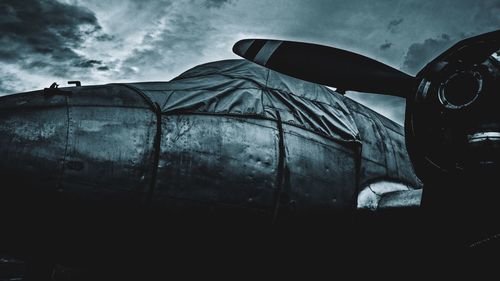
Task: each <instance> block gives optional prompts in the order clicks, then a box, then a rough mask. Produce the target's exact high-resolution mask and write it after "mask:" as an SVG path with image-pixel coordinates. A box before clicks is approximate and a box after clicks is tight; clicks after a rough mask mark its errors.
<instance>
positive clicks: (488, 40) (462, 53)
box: [417, 30, 500, 77]
mask: <svg viewBox="0 0 500 281" xmlns="http://www.w3.org/2000/svg"><path fill="white" fill-rule="evenodd" d="M498 50H500V30H496V31H492V32H488V33H483V34H481V35H478V36H474V37H470V38H467V39H464V40H462V41H460V42H458V43H456V44H455V45H453V46H452V47H451V48H449V49H448V50H446V51H444V52H443V53H441V54H440V55H439V56H438V57H437V58H435V59H434V60H432V61H431V62H429V63H428V64H427V65H426V66H425V67H424V68H422V70H420V71H419V73H418V74H417V76H418V77H421V76H425V75H426V74H427V73H429V72H437V71H440V70H441V69H443V68H444V67H446V66H447V65H450V64H452V65H453V64H456V63H460V64H465V65H469V66H470V65H473V64H476V63H481V62H483V61H485V60H486V59H487V58H488V57H489V56H491V54H493V53H494V52H496V51H498Z"/></svg>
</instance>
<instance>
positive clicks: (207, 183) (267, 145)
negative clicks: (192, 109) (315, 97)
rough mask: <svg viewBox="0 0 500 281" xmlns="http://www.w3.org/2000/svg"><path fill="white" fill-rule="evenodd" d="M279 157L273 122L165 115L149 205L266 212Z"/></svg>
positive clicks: (270, 198) (272, 197)
mask: <svg viewBox="0 0 500 281" xmlns="http://www.w3.org/2000/svg"><path fill="white" fill-rule="evenodd" d="M278 157H279V156H278V132H277V129H276V122H273V121H269V120H261V119H247V118H234V117H227V116H217V115H164V116H162V142H161V154H160V163H159V167H158V180H157V184H156V188H155V190H154V192H153V196H152V201H153V203H154V204H155V205H163V206H166V207H175V208H187V207H190V206H193V207H201V206H207V205H213V206H220V207H221V206H232V207H238V208H251V209H262V210H267V211H271V210H273V205H274V196H275V192H276V177H277V173H278V171H277V163H278ZM169 204H170V205H171V206H169Z"/></svg>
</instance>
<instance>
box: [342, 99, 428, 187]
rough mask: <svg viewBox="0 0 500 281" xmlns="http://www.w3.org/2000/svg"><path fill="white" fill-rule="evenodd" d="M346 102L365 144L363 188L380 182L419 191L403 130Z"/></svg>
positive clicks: (375, 114)
mask: <svg viewBox="0 0 500 281" xmlns="http://www.w3.org/2000/svg"><path fill="white" fill-rule="evenodd" d="M344 102H345V103H346V105H347V106H348V107H349V110H350V111H351V113H352V116H353V119H354V120H355V122H356V125H357V126H358V130H359V133H360V137H361V141H362V143H363V147H362V153H361V170H360V187H363V186H366V185H367V184H370V183H372V182H374V181H378V180H392V181H396V182H402V183H405V184H409V185H411V186H412V187H413V188H420V187H421V183H420V181H419V180H418V178H417V177H416V175H415V172H414V171H413V167H412V165H411V162H410V159H409V156H408V152H407V151H406V145H405V143H404V130H403V128H402V127H401V126H399V125H397V124H396V123H395V122H393V121H390V120H389V119H387V118H385V117H383V116H381V115H380V114H377V113H375V112H374V111H372V110H370V109H368V108H366V107H364V106H362V105H360V104H358V103H355V102H353V101H352V100H350V99H348V98H345V99H344Z"/></svg>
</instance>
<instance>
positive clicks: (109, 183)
mask: <svg viewBox="0 0 500 281" xmlns="http://www.w3.org/2000/svg"><path fill="white" fill-rule="evenodd" d="M69 101H70V102H69V104H70V107H69V118H70V122H69V130H68V131H69V137H68V149H67V155H66V157H65V159H64V162H65V165H64V172H63V179H62V191H63V193H64V195H65V196H66V197H67V198H76V199H79V200H85V199H90V200H96V201H101V202H113V201H114V202H119V201H121V202H120V203H123V204H128V203H140V202H142V201H143V200H145V197H146V196H147V193H148V192H149V187H150V184H151V181H152V173H153V170H154V169H153V160H152V159H153V155H154V149H153V146H154V145H153V144H154V138H155V134H156V115H155V113H154V112H153V111H152V109H151V108H150V106H149V105H148V104H147V103H146V101H145V100H144V99H143V98H142V97H141V96H140V95H139V94H138V93H136V92H134V91H131V90H130V89H128V88H126V87H123V86H115V85H112V86H104V87H100V88H99V87H89V88H87V89H79V90H78V91H75V93H74V94H73V95H71V96H70V97H69Z"/></svg>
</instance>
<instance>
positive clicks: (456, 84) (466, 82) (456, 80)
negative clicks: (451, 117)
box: [438, 71, 483, 109]
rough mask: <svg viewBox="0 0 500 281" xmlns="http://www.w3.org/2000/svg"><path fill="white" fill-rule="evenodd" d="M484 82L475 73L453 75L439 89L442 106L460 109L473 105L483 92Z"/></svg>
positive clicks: (464, 72) (467, 72)
mask: <svg viewBox="0 0 500 281" xmlns="http://www.w3.org/2000/svg"><path fill="white" fill-rule="evenodd" d="M482 86H483V80H482V78H481V75H480V74H479V73H478V72H475V71H462V72H458V73H455V74H453V75H452V76H450V78H449V79H448V80H446V81H445V82H444V83H442V84H441V85H440V87H439V91H438V97H439V101H440V103H441V104H442V105H444V106H445V107H446V108H449V109H460V108H464V107H466V106H468V105H470V104H472V103H473V102H474V101H475V100H476V99H477V98H478V96H479V93H480V92H481V90H482Z"/></svg>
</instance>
